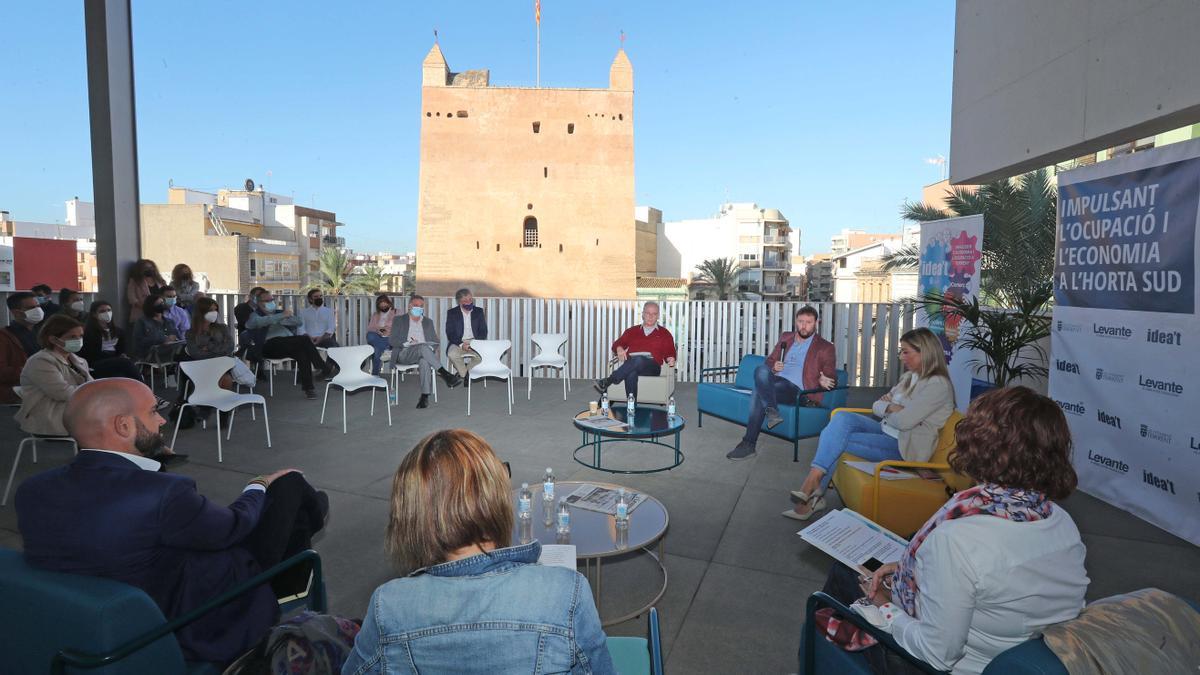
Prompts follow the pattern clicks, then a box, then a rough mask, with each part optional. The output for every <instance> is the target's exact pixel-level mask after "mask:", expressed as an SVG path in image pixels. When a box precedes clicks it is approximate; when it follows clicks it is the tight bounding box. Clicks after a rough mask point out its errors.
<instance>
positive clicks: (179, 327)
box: [162, 286, 192, 335]
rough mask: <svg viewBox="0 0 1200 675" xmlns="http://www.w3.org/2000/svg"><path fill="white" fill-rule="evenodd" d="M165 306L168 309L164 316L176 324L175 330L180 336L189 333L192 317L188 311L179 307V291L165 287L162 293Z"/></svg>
mask: <svg viewBox="0 0 1200 675" xmlns="http://www.w3.org/2000/svg"><path fill="white" fill-rule="evenodd" d="M162 299H163V305H164V306H165V307H166V308H167V312H166V314H165V315H164V316H166V318H168V319H170V320H171V323H173V324H175V330H176V331H178V332H179V334H180V335H183V334H184V333H186V332H188V329H189V328H191V327H192V315H191V314H189V313H188V311H187V310H186V309H184V308H182V307H180V306H179V291H177V290H175V289H174V288H171V287H170V286H165V287H163V291H162Z"/></svg>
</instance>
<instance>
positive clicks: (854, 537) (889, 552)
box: [796, 509, 908, 574]
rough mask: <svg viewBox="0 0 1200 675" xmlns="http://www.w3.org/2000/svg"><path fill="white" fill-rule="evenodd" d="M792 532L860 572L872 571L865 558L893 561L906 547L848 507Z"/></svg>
mask: <svg viewBox="0 0 1200 675" xmlns="http://www.w3.org/2000/svg"><path fill="white" fill-rule="evenodd" d="M796 534H798V535H800V538H801V539H803V540H804V541H807V542H808V543H810V544H812V545H813V546H816V547H817V548H819V549H821V550H822V551H824V552H826V553H828V554H829V555H831V556H833V557H834V558H835V559H837V560H838V561H839V562H842V563H844V564H846V565H848V566H849V567H851V568H852V569H855V570H858V571H859V573H861V574H868V573H870V572H871V571H872V570H870V569H869V567H868V566H867V565H866V563H868V561H871V560H872V559H874V560H876V561H878V562H879V563H882V564H886V563H892V562H896V561H898V560H900V556H901V555H902V554H903V553H904V549H905V548H907V547H908V542H907V541H906V540H904V539H903V538H902V537H899V536H897V535H896V534H894V533H892V532H889V531H888V530H886V529H884V528H883V527H881V526H879V525H877V524H875V523H873V522H871V521H869V520H867V519H866V518H864V517H863V516H861V515H859V514H857V513H855V512H854V511H851V510H850V509H838V510H836V511H830V512H829V513H828V514H827V515H826V516H825V517H824V518H821V519H820V520H818V521H817V522H815V523H813V524H812V525H809V526H808V527H806V528H804V529H803V530H800V531H799V532H797V533H796ZM872 565H873V564H872Z"/></svg>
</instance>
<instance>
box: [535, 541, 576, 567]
mask: <svg viewBox="0 0 1200 675" xmlns="http://www.w3.org/2000/svg"><path fill="white" fill-rule="evenodd" d="M538 564H540V565H545V566H547V567H565V568H567V569H569V570H573V569H575V565H576V559H575V545H574V544H542V554H541V555H540V556H538Z"/></svg>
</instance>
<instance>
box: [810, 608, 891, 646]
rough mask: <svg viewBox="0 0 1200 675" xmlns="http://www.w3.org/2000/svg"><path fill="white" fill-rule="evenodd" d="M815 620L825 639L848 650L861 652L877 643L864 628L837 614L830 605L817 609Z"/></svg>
mask: <svg viewBox="0 0 1200 675" xmlns="http://www.w3.org/2000/svg"><path fill="white" fill-rule="evenodd" d="M815 620H816V622H817V628H818V629H820V631H821V634H822V635H824V636H825V639H827V640H829V641H830V642H832V643H833V644H835V645H837V646H839V647H841V648H842V649H844V650H846V651H848V652H861V651H863V650H864V649H869V648H871V647H874V646H875V645H877V644H879V641H878V640H876V639H875V638H873V637H871V635H870V634H868V633H867V632H866V631H865V630H863V629H861V628H859V627H858V626H856V625H854V624H853V623H851V622H849V621H847V620H846V619H843V618H841V617H840V616H838V615H837V614H836V613H835V612H834V611H833V608H832V607H823V608H821V609H818V610H817V612H816V617H815Z"/></svg>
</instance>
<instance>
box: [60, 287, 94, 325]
mask: <svg viewBox="0 0 1200 675" xmlns="http://www.w3.org/2000/svg"><path fill="white" fill-rule="evenodd" d="M58 306H59V310H58V313H59V314H66V315H67V316H69V317H71V318H72V319H75V320H76V321H78V322H80V323H83V322H84V321H85V320H86V319H87V314H85V313H84V310H85V309H86V308H87V305H85V304H84V303H83V296H82V295H80V294H79V291H73V290H71V289H69V288H64V289H62V290H60V291H59V292H58Z"/></svg>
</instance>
